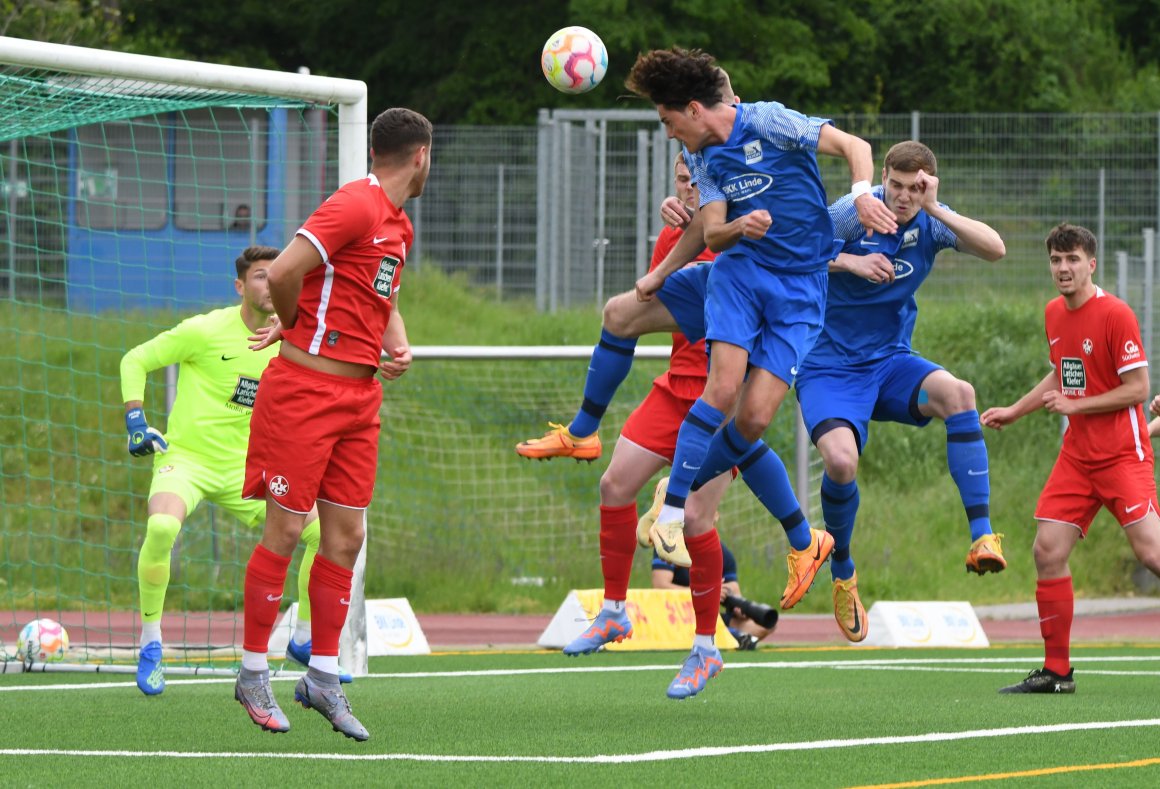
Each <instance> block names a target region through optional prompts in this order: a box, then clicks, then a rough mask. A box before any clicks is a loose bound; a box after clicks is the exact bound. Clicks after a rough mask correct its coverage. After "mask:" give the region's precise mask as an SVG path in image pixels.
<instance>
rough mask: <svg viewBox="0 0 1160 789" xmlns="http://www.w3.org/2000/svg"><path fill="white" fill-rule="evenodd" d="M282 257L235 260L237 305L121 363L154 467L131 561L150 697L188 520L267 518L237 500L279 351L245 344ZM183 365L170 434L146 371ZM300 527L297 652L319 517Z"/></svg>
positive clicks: (133, 427)
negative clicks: (203, 508) (150, 406)
mask: <svg viewBox="0 0 1160 789" xmlns="http://www.w3.org/2000/svg"><path fill="white" fill-rule="evenodd" d="M277 256H278V250H277V249H275V248H273V247H262V246H252V247H246V248H245V249H244V250H242V254H241V255H239V256H238V258H237V260H236V261H234V269H235V271H236V273H237V278H236V279H235V280H234V290H236V291H237V293H238V296H239V297H240V298H241V306H240V307H237V306H233V307H223V308H221V309H218V310H214V311H212V312H207V313H205V314H202V315H195V316H193V317H191V318H187V319H185V320H184V321H182V322H181V323H179V324H178V325H177V326H174V327H173V328H172V329H169V330H167V331H164V332H161V333H160V334H158V335H157V336H156V337H153V338H152V339H150V340H148V341H146V342H144V343H142V344H140V345H138V346H137V347H135V348H133V349H131V350H130V351H128V352H127V353H126V354H125V355H124V356H123V357H122V358H121V397H122V399H123V400H124V402H125V427H126V429H127V430H128V431H129V453H130V454H131V455H133V456H135V457H144V456H148V455H153V454H154V453H155V452H156V453H159V454H157V455H156V456H155V458H154V460H153V480H152V482H151V483H150V485H149V504H148V520H147V521H146V527H145V540H144V542H142V544H141V552H140V553H139V554H138V556H137V586H138V593H139V599H140V605H141V651H140V657H139V659H138V662H137V687H138V688H140V690H141V692H142V693H144V694H145V695H147V696H156V695H158V694H160V693H162V692H163V691H164V690H165V673H164V669H163V667H162V663H161V659H162V655H163V651H164V650H163V646H162V643H163V639H162V634H161V619H162V614H163V613H164V609H165V593H166V591H167V590H168V588H169V575H170V561H171V555H172V551H173V546H174V543H175V542H176V541H177V535H178V533H179V532H180V531H181V527H182V524H184V522H185V520H186V518H187V517H189V516H190V515H191V514H193V512H194V510H196V509H197V507H198V505H199V504H200V503H201V502H202V500H204V499H208V500H209V501H212V502H213V503H214V504H217V505H218V506H219V507H221V508H222V509H224V510H226V511H227V512H229V513H231V514H232V515H234V516H235V517H236V518H238V520H240V521H241V522H242V523H244V524H245V525H246V526H251V527H256V526H258V525H259V524H260V523H261V522H262V521H263V520H264V519H265V517H266V506H265V503H264V502H260V501H247V500H245V499H243V498H242V482H243V481H244V479H245V476H246V444H247V442H248V441H249V435H250V415H251V413H252V412H253V408H254V402H255V400H256V399H257V396H258V382H259V380H260V379H261V377H262V373H263V372H264V371H265V369H266V365H267V364H268V363H269V362H270V359H271V358H272V357H273V355H274V353H275V352H276V351H277V346H271V347H269V348H266V349H263V350H260V351H257V352H255V351H251V350H250V349H249V344H250V340H249V339H248V338H249V337H250V336H251V335H253V334H254V333H255V332H257V331H259V330H260V329H262V327H264V326H266V325H267V323H268V322H269V320H270V317H271V316H272V315H273V314H274V305H273V304H272V303H271V301H270V287H269V283H268V282H267V276H266V275H267V272H268V270H269V267H270V262H271V261H272V260H274V258H276V257H277ZM171 364H180V365H181V372H180V375H179V376H178V379H177V397H176V399H175V400H174V403H173V411H172V413H170V414H169V419H168V421H167V425H166V434H167V435H162V433H161V432H160V431H159V430H157V429H156V428H153V427H150V426H149V423H148V421H147V420H146V418H145V403H144V400H145V380H146V376H147V375H148V373H150V372H151V371H153V370H160V369H161V368H163V367H167V366H169V365H171ZM306 524H307V525H306V527H305V528H304V529H303V530H302V542H303V544H304V545H305V546H306V551H305V553H303V555H302V563H301V564H300V565H299V567H298V599H299V605H298V629H297V630H296V631H295V634H294V638H296V639H297V640H298V642H299V647H298V652H299V654H300V655H302V654H303V652H305V653H306V655H305V656H306V658H307V659H309V657H308V655H309V650H310V600H309V596H308V594H307V589H306V586H307V579H308V578H309V576H310V567H311V565H312V564H313V563H314V556H315V554H316V553H317V552H318V541H319V530H318V514H317V511H316V510H313V509H311V512H310V515H309V516H308V517H307V519H306Z"/></svg>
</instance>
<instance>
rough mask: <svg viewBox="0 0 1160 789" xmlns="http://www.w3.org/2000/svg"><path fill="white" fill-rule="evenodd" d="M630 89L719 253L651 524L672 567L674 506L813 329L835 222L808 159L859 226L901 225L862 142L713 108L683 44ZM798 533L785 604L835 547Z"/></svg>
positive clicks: (721, 453) (753, 439) (766, 413)
mask: <svg viewBox="0 0 1160 789" xmlns="http://www.w3.org/2000/svg"><path fill="white" fill-rule="evenodd" d="M626 85H627V86H628V88H629V89H630V90H631V91H633V92H634V93H636V94H637V95H640V96H642V97H646V98H648V99H649V100H650V101H651V102H652V103H653V104H654V105H656V107H657V113H658V115H659V116H660V119H661V122H662V123H663V124H664V126H665V128H666V130H667V131H668V133H669V136H670V137H675V138H676V139H678V140H680V141H681V143H682V144H684V146H685V147H686V149H687V150H688V151H689V152H690V153H691V154H692V156H691V159H692V162H693V173H694V180H695V181H696V182H697V184H698V186H699V187H700V190H701V207H700V210H699V211H698V212H697V218H699V219H700V221H701V223H702V227H703V234H704V238H705V240H706V242H707V244H708V246H709V248H710V249H712V250H715V251H720V253H721V254H720V256H719V257H718V262H717V263H716V264H714V266H713V268H712V270H711V271H710V274H709V282H708V292H707V299H706V303H705V324H706V338H707V340H709V342H710V343H711V350H710V358H711V366H710V372H709V381H708V384H707V385H706V388H705V394H704V395H703V396H702V398H701V399H700V400H698V402H697V403H695V404H694V405H693V408H692V409H690V411H689V415H688V417H687V418H686V420H685V423H684V425H683V426H682V428H681V434H680V438H679V440H678V448H677V454H676V457H675V458H674V461H673V473H672V474H671V476H670V478H669V489H668V493H667V495H666V498H665V504H664V506H663V507H662V509H661V512H660V513H659V515H658V517H657V522H656V524H655V525H654V529H655V531H656V533H658V534H659V535H660V537H661V538H660V539H657V540H654V545H656V546H657V548H658V553H659V554H660V555H661V557H662V558H665V559H668V558H669V557H668V556H666V555H665V545H666V544H672V543H675V542H676V539H677V538H678V537H679V536H680V535H681V534H682V532H685V536H686V537H689V536H692V534H693V531H692V530H691V529H690V530H687V531H686V528H685V527H686V524H685V513H684V504H685V498H686V496H687V495H688V493H689V491H690V488H691V486H692V483H693V482H694V480H695V478H696V476H697V474H698V472H699V471H702V470H703V467H704V471H705V472H708V475H709V476H713V475H715V474H716V473H717V472H723V471H725V470H727V469H728V468H730V467H731V466H733V465H735V464H736V463H737V462H738V461H739V460H741V459H742V457H743V456H745V455H746V454H747V453H749V452H750V451H751V450H752V449H753V448H754V446H755V445H757V444H759V443H760V438H761V435H762V434H763V433H764V432H765V429H766V427H767V426H768V425H769V423H770V421H771V419H772V418H773V416H774V414H775V413H776V411H777V409H778V408H779V406H780V405H781V402H782V401H783V400H784V398H785V395H786V393H787V392H788V391H789V386H790V384H791V383H792V382H793V379H794V376H795V375H796V374H797V370H798V367H799V366H800V364H801V363H802V360H803V358H804V356H805V354H806V352H807V351H808V350H809V349H810V347H811V346H812V345H813V343H814V341H815V339H816V338H817V335H818V332H819V330H820V328H821V324H822V317H823V313H824V308H825V293H826V279H827V273H826V272H827V267H828V264H829V261H830V260H831V258H832V257H833V254H832V248H833V238H832V236H833V225H832V223H831V221H830V217H829V213H828V212H827V207H826V196H825V190H824V188H823V186H822V181H821V175H820V173H819V171H818V163H817V154H818V153H823V154H827V155H833V156H841V157H844V158H845V159H846V161H847V162H848V164H849V167H850V173H851V177H852V180H853V181H854V184H855V186H854V192H855V198H854V205H855V210H856V212H857V214H858V216H859V218H860V220H861V221H862V223H863V224H864V225H865V226H866V227H867V228H870V229H873V230H878V231H880V232H893V231H894V230H895V229H896V228H897V225H896V222H895V220H894V216H893V214H892V213H891V212H890V211H889V210H888V209H887V208H886V206H885V205H883V204H882V202H881V201H879V200H876V199H874V197H873V196H872V195H871V194H870V184H869V179H870V177H871V176H872V175H873V159H872V156H871V151H870V146H869V144H868V143H866V142H865V141H864V140H861V139H859V138H857V137H854V136H852V135H849V134H846V133H845V132H842V131H839V130H838V129H836V128H835V127H834V126H833V125H832V124H831V123H830V122H829V121H827V120H824V119H821V118H811V117H807V116H805V115H802V114H801V113H798V112H795V111H794V110H790V109H787V108H786V107H784V106H782V105H781V104H778V103H776V102H761V103H756V104H744V103H743V104H738V105H728V104H724V103H722V102H721V101H720V100H719V99H718V90H717V75H716V72H715V66H714V59H713V57H712V56H710V55H708V54H706V53H703V52H700V51H696V50H693V51H688V50H683V49H680V48H673V49H670V50H654V51H652V52H648V53H645V54H643V55H641V56H639V57H638V58H637V61H636V63H635V64H634V65H633V67H632V69H631V71H630V73H629V77H628V80H627V81H626ZM775 218H776V221H775ZM743 382H745V388H744V390H742V383H743ZM735 406H736V408H737V411H736V416H735V417H734V418H733V419H732V420H730V421H729V422H728V424H725V421H726V414H727V413H729V412H730V411H732V409H733V408H734V407H735ZM722 425H724V427H722ZM782 473H783V474H784V467H782ZM781 493H782V494H783V495H784V496H785V498H784V500H783V501H773V502H771V501H766V504H767V506H770V507H771V509H772V510H773V511H775V512H776V513H778V514H779V515H781V514H782V512H779V511H784V513H785V514H791V513H794V514H796V513H800V508H799V507H798V505H797V501H796V499H795V498H794V497H793V492H792V487H791V486H790V485H789V484H788V476H786V484H785V485H784V486H783V488H782V491H781ZM798 517H800V515H799V516H798ZM784 520H785V519H784V518H783V521H784ZM800 527H801V528H800V529H794V530H790V531H789V532H788V533H789V536H790V542H791V545H792V547H793V549H794V550H793V553H791V556H790V560H789V564H790V579H789V583H788V584H787V586H786V593H785V594H784V595H783V597H782V607H783V608H790V607H792V606H793V605H794V604H796V603H797V601H798V600H800V599H801V596H802V595H803V594H805V591H806V590H807V589H808V588H809V583H810V582H811V581H812V579H813V575H814V573H816V572H817V568H818V567H819V566H820V565H821V563H822V562H824V561H825V560H826V558H827V556H828V554H829V550H830V544H831V543H832V540H831V539H830V538H829V537H828V536H827V535H826V534H825V532H822V531H820V530H812V529H809V527H808V524H807V523H805V520H804V518H801V522H800ZM695 561H696V559H695V557H694V562H695Z"/></svg>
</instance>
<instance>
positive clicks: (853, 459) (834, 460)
mask: <svg viewBox="0 0 1160 789" xmlns="http://www.w3.org/2000/svg"><path fill="white" fill-rule="evenodd" d="M823 461H824V463H825V467H826V476H827V477H829V478H830V479H831V480H833V481H834V482H836V483H837V484H839V485H848V484H849V483H851V482H853V481H854V479H855V478H856V477H857V476H858V450H857V448H856V447H855V448H854V449H853V450H852V451H850V450H847V449H846V448H845V447H843V448H841V449H838V450H834V451H831V452H830V453H829V454H828V455H827V456H825V457H823Z"/></svg>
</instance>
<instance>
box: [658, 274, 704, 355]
mask: <svg viewBox="0 0 1160 789" xmlns="http://www.w3.org/2000/svg"><path fill="white" fill-rule="evenodd" d="M712 269H713V264H712V263H702V264H700V265H697V266H685V267H684V268H682V269H678V270H677V271H674V272H673V273H672V274H670V275H669V276H668V277H666V278H665V284H664V285H662V286H661V289H660V290H658V291H657V298H658V299H660V300H661V303H662V304H664V305H665V307H667V308H668V310H669V312H670V313H671V314H672V316H673V319H674V320H675V321H676V322H677V326H680V327H681V334H683V335H685V337H686V338H687V339H688V341H689V342H697V340H703V339H705V293H706V292H707V291H708V283H709V272H710V271H711V270H712Z"/></svg>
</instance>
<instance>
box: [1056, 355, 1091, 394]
mask: <svg viewBox="0 0 1160 789" xmlns="http://www.w3.org/2000/svg"><path fill="white" fill-rule="evenodd" d="M1059 384H1060V388H1061V389H1062V390H1063V393H1064V394H1065V395H1071V396H1077V397H1083V396H1084V393H1085V392H1086V391H1087V373H1086V372H1085V371H1084V367H1083V359H1079V358H1077V357H1074V356H1064V357H1063V358H1062V359H1060V360H1059Z"/></svg>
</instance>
